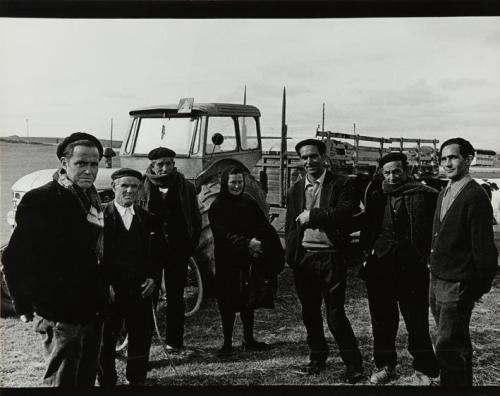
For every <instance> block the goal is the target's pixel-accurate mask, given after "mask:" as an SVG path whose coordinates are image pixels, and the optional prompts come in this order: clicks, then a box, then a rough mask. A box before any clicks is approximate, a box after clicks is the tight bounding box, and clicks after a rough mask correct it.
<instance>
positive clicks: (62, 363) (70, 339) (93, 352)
mask: <svg viewBox="0 0 500 396" xmlns="http://www.w3.org/2000/svg"><path fill="white" fill-rule="evenodd" d="M35 330H36V331H37V332H38V333H40V334H41V335H42V337H43V344H44V354H45V360H46V363H47V369H46V371H45V374H44V376H43V383H44V384H45V385H49V386H60V387H90V386H94V384H95V379H96V374H97V365H98V356H99V344H100V341H101V332H102V320H101V319H100V318H99V317H97V316H96V318H95V319H94V320H91V321H89V322H87V323H84V324H72V323H63V322H54V321H51V320H47V319H44V318H40V319H39V320H37V322H36V324H35Z"/></svg>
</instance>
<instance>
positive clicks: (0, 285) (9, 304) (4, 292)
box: [0, 245, 16, 318]
mask: <svg viewBox="0 0 500 396" xmlns="http://www.w3.org/2000/svg"><path fill="white" fill-rule="evenodd" d="M6 247H7V245H4V246H2V247H1V248H0V256H1V255H2V254H3V251H4V250H5V248H6ZM15 315H16V310H15V309H14V300H13V299H12V297H11V295H10V292H9V289H8V287H7V282H5V277H4V274H3V271H1V270H0V316H1V317H2V318H6V317H8V316H15Z"/></svg>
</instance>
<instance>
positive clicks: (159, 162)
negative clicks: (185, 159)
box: [152, 157, 175, 176]
mask: <svg viewBox="0 0 500 396" xmlns="http://www.w3.org/2000/svg"><path fill="white" fill-rule="evenodd" d="M174 165H175V161H174V159H173V158H170V157H163V158H158V159H155V160H153V162H152V169H153V172H154V173H155V174H156V175H160V176H163V175H168V174H170V173H172V171H173V170H174Z"/></svg>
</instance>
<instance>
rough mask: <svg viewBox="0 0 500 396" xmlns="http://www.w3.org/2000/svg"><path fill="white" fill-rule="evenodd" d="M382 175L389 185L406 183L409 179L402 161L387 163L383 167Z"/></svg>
mask: <svg viewBox="0 0 500 396" xmlns="http://www.w3.org/2000/svg"><path fill="white" fill-rule="evenodd" d="M382 175H383V176H384V179H385V181H386V182H387V183H389V184H400V183H404V182H405V181H406V180H407V179H408V175H407V173H406V171H405V170H404V168H403V164H402V163H401V161H392V162H387V163H385V164H384V166H382Z"/></svg>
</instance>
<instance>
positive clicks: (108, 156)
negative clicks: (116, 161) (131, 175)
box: [102, 147, 116, 168]
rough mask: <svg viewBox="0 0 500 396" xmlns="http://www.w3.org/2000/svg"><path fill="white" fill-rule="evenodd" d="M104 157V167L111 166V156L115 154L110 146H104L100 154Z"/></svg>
mask: <svg viewBox="0 0 500 396" xmlns="http://www.w3.org/2000/svg"><path fill="white" fill-rule="evenodd" d="M102 156H103V157H104V159H105V166H106V168H111V167H113V162H112V161H113V160H112V158H113V157H115V156H116V153H115V150H113V149H112V148H111V147H106V148H105V149H104V153H103V155H102Z"/></svg>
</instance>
